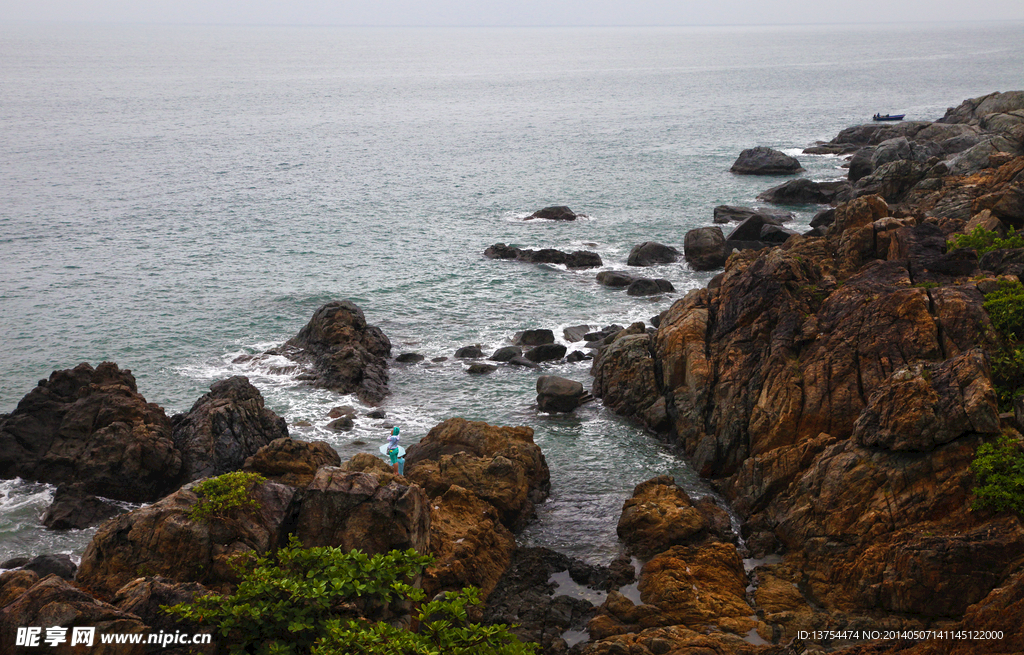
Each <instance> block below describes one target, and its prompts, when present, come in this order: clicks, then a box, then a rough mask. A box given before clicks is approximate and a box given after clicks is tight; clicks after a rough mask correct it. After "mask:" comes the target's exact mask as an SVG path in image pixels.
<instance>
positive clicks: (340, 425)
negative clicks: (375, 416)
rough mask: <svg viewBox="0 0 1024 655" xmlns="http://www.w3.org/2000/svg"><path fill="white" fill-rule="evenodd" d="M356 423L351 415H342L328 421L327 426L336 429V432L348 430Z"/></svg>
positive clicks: (329, 428)
mask: <svg viewBox="0 0 1024 655" xmlns="http://www.w3.org/2000/svg"><path fill="white" fill-rule="evenodd" d="M355 425H356V424H355V421H353V420H352V418H351V417H349V416H341V417H339V418H336V419H334V420H333V421H331V422H330V423H328V424H327V426H326V427H327V429H328V430H334V431H335V432H348V431H349V430H351V429H352V428H353V427H355Z"/></svg>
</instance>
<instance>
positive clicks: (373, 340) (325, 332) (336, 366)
mask: <svg viewBox="0 0 1024 655" xmlns="http://www.w3.org/2000/svg"><path fill="white" fill-rule="evenodd" d="M280 354H283V355H285V356H286V357H288V358H290V359H293V360H295V361H298V362H300V363H303V364H306V365H308V366H310V367H311V368H312V370H313V373H312V375H311V376H310V378H309V380H308V381H309V382H310V384H312V385H313V386H315V387H322V388H325V389H333V390H335V391H337V392H338V393H346V394H347V393H354V394H356V396H358V397H359V399H360V400H362V401H363V402H365V403H368V404H371V405H375V404H378V403H380V402H381V401H382V400H384V398H385V397H386V396H387V395H388V379H389V378H388V361H387V360H388V358H389V357H390V356H391V341H390V340H389V339H388V338H387V336H385V334H384V333H383V332H382V331H381V329H380V328H378V327H376V326H373V325H369V324H367V322H366V317H365V316H364V315H363V310H361V309H359V307H357V306H356V305H355V304H353V303H352V302H350V301H348V300H335V301H332V302H329V303H327V304H326V305H324V306H322V307H321V308H320V309H318V310H316V312H315V313H314V314H313V318H311V319H310V321H309V323H307V324H306V326H305V327H303V328H302V329H301V330H299V333H298V334H297V335H295V336H294V337H293V338H292V339H290V340H289V341H288V342H287V343H285V345H284V347H283V348H282V349H281V351H280Z"/></svg>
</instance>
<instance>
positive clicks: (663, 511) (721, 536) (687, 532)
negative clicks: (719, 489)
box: [616, 475, 731, 559]
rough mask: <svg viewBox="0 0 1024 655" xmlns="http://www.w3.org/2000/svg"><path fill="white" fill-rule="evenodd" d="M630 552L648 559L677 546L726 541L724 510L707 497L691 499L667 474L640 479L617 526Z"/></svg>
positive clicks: (727, 538)
mask: <svg viewBox="0 0 1024 655" xmlns="http://www.w3.org/2000/svg"><path fill="white" fill-rule="evenodd" d="M616 531H617V532H618V535H619V538H620V539H622V540H623V541H625V542H626V546H627V548H628V550H629V552H630V553H632V554H633V555H636V556H637V557H640V558H643V559H649V558H651V557H652V556H654V555H657V554H658V553H660V552H663V551H665V550H668V549H669V548H670V547H672V546H676V545H689V544H696V543H700V542H704V541H728V540H729V539H730V535H729V533H730V531H731V526H730V524H729V515H728V514H727V513H726V511H725V510H724V509H722V508H720V507H718V506H717V505H715V503H714V501H712V500H710V499H703V500H701V501H698V502H693V501H691V500H690V497H689V496H688V495H687V494H686V492H685V491H683V489H682V488H681V487H679V485H677V484H676V483H675V481H674V480H673V479H672V478H671V477H670V476H667V475H663V476H659V477H656V478H652V479H650V480H647V481H646V482H642V483H640V484H638V485H637V486H636V488H635V489H634V490H633V495H632V496H631V497H630V498H628V499H627V500H626V502H625V504H624V505H623V506H622V515H621V516H620V517H619V524H618V527H617V528H616Z"/></svg>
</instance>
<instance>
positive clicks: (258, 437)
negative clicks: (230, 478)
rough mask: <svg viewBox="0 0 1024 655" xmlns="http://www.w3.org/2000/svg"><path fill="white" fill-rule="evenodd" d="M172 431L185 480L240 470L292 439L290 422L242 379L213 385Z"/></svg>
mask: <svg viewBox="0 0 1024 655" xmlns="http://www.w3.org/2000/svg"><path fill="white" fill-rule="evenodd" d="M339 420H340V419H339ZM171 426H172V436H173V439H174V445H175V446H176V447H177V448H178V450H179V451H181V459H182V474H183V476H184V478H185V480H186V481H191V480H198V479H200V478H209V477H213V476H215V475H220V474H221V473H227V472H228V471H235V470H237V469H240V468H242V464H244V463H245V460H246V458H248V457H251V456H252V455H254V454H256V451H257V450H259V449H260V448H262V447H263V446H266V445H267V444H268V443H270V442H271V441H273V440H274V439H280V438H284V437H287V436H288V426H287V425H286V423H285V420H284V419H283V418H281V417H280V416H278V415H277V414H275V413H274V412H272V411H270V410H269V409H267V408H266V407H265V406H264V403H263V396H262V395H261V394H260V392H259V390H258V389H257V388H256V387H254V386H252V384H250V383H249V379H248V378H246V377H243V376H240V375H238V376H235V377H230V378H228V379H226V380H220V381H219V382H214V383H213V384H211V385H210V393H208V394H206V395H205V396H203V397H201V398H200V399H199V400H197V401H196V402H195V404H193V405H192V409H191V410H189V412H188V413H187V414H177V415H175V416H173V417H172V418H171Z"/></svg>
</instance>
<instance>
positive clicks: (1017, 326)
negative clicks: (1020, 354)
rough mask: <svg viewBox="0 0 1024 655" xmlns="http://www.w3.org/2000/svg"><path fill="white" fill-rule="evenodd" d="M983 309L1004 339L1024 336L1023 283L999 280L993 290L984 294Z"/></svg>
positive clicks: (1013, 339) (1009, 339) (1011, 339)
mask: <svg viewBox="0 0 1024 655" xmlns="http://www.w3.org/2000/svg"><path fill="white" fill-rule="evenodd" d="M985 311H987V312H988V317H989V319H990V320H991V321H992V327H994V328H995V329H997V330H999V334H1001V335H1002V336H1003V338H1004V339H1007V340H1008V341H1017V340H1018V339H1020V338H1021V337H1024V284H1021V283H1020V282H1001V283H1000V284H999V287H998V288H997V289H996V290H995V291H990V292H989V293H987V294H985Z"/></svg>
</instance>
